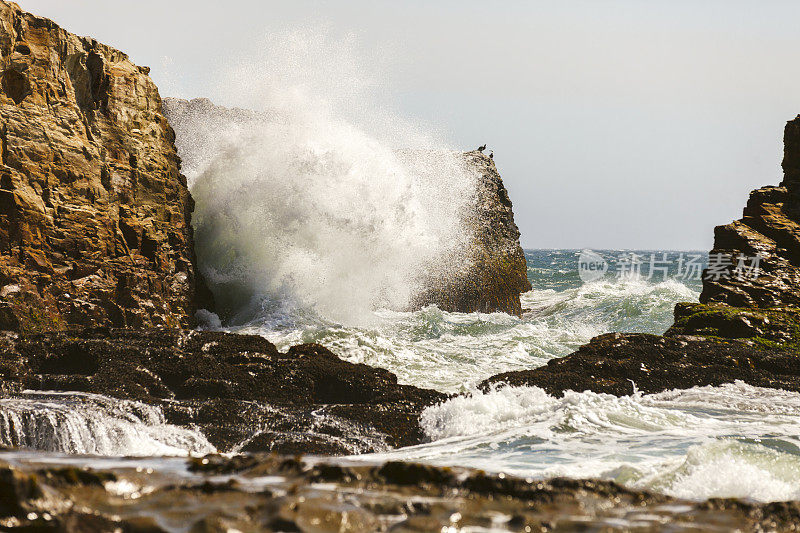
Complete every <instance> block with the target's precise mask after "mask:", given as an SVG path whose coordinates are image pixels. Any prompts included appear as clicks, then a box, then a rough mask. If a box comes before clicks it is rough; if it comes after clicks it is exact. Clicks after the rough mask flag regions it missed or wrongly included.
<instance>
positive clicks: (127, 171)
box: [0, 1, 206, 331]
mask: <svg viewBox="0 0 800 533" xmlns="http://www.w3.org/2000/svg"><path fill="white" fill-rule="evenodd" d="M148 72H149V69H147V68H144V67H137V66H136V65H134V64H133V63H132V62H131V61H130V59H129V58H128V57H127V56H126V55H125V54H123V53H122V52H119V51H117V50H114V49H112V48H109V47H107V46H105V45H103V44H100V43H98V42H96V41H94V40H93V39H89V38H81V37H77V36H75V35H73V34H71V33H68V32H66V31H64V30H62V29H61V28H59V27H58V26H57V25H56V24H55V23H53V22H52V21H50V20H47V19H43V18H39V17H36V16H33V15H30V14H28V13H25V12H23V11H21V10H20V8H19V7H18V6H17V5H16V4H13V3H9V2H5V1H0V82H1V83H0V329H12V330H21V331H37V330H54V329H63V328H64V327H65V326H67V325H115V326H136V327H139V326H154V325H171V326H186V325H189V324H190V323H191V322H192V317H193V315H194V312H195V309H196V307H197V305H198V301H197V298H196V288H197V286H198V281H197V276H196V273H195V268H194V261H195V260H194V251H193V245H192V230H191V226H190V224H189V222H190V217H191V212H192V209H193V203H192V199H191V196H190V195H189V192H188V190H187V188H186V180H185V179H184V177H183V176H182V175H181V174H180V163H179V160H178V158H177V155H176V151H175V146H174V144H173V141H174V133H173V131H172V129H171V128H170V126H169V125H168V124H167V120H166V119H165V118H164V115H163V114H162V111H161V98H160V97H159V94H158V90H157V88H156V86H155V85H154V84H153V82H152V80H151V79H150V78H149V77H148V75H147V74H148ZM203 294H206V293H204V292H202V291H201V295H203ZM205 304H206V302H202V304H201V305H205Z"/></svg>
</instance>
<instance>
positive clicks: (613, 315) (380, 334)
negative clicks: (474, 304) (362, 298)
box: [239, 273, 698, 392]
mask: <svg viewBox="0 0 800 533" xmlns="http://www.w3.org/2000/svg"><path fill="white" fill-rule="evenodd" d="M575 275H576V277H577V273H576V274H575ZM697 296H698V293H697V292H696V291H695V290H693V289H691V288H689V287H687V286H686V285H683V284H681V283H678V282H675V281H671V280H668V281H664V282H660V283H648V282H646V281H640V280H626V281H608V282H595V283H591V284H587V285H579V286H577V287H573V288H569V289H566V290H562V291H556V290H552V289H540V290H534V291H532V292H530V293H527V294H523V295H522V305H523V307H524V308H527V309H528V310H527V311H526V313H525V314H524V316H522V317H521V318H518V317H514V316H510V315H506V314H503V313H491V314H485V313H469V314H465V313H448V312H445V311H442V310H440V309H437V308H436V307H427V308H425V309H421V310H419V311H414V312H393V311H379V312H378V313H376V314H375V320H374V321H373V322H372V323H371V324H369V325H364V326H346V325H342V324H338V323H335V322H332V321H328V320H324V319H321V318H319V317H314V316H309V315H308V314H304V313H290V314H287V315H278V316H277V318H275V320H274V321H263V322H259V323H254V324H252V325H250V326H248V327H245V328H241V329H239V331H242V332H247V333H256V334H261V335H264V336H266V337H267V338H269V339H270V340H271V341H272V342H274V343H276V344H277V345H278V347H279V348H280V349H288V348H289V347H290V346H292V345H295V344H301V343H306V342H316V343H320V344H322V345H324V346H327V347H329V348H330V349H332V350H333V351H334V352H336V353H337V354H340V356H341V357H342V358H344V359H347V360H349V361H351V362H355V363H365V364H368V365H372V366H377V367H382V368H388V369H390V370H391V371H392V372H395V373H396V374H397V375H398V378H399V379H400V381H401V382H404V383H409V384H414V385H418V386H422V387H430V388H435V389H437V390H441V391H447V392H456V391H462V390H469V389H470V387H472V386H474V385H475V384H476V383H478V382H479V381H481V380H483V379H485V378H487V377H489V376H491V375H494V374H497V373H499V372H505V371H509V370H521V369H527V368H533V367H537V366H540V365H543V364H546V363H547V361H549V360H550V359H552V358H554V357H561V356H564V355H567V354H569V353H571V352H573V351H574V350H576V349H577V348H578V347H579V346H581V345H582V344H585V343H586V342H588V341H589V340H590V339H591V338H592V337H594V336H596V335H600V334H602V333H606V332H609V331H642V332H648V333H663V332H664V331H665V330H666V329H667V328H668V327H669V326H670V324H671V323H672V309H673V307H674V306H675V303H676V302H679V301H691V300H696V299H697Z"/></svg>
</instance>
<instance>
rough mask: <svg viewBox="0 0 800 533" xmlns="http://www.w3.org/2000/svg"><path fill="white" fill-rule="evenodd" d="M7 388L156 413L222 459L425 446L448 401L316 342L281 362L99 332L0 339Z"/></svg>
mask: <svg viewBox="0 0 800 533" xmlns="http://www.w3.org/2000/svg"><path fill="white" fill-rule="evenodd" d="M0 379H1V380H2V387H3V392H4V393H5V394H6V395H11V396H13V395H14V393H17V392H19V391H21V390H42V391H79V392H89V393H96V394H104V395H107V396H111V397H114V398H120V399H126V400H139V401H142V402H146V403H148V404H151V405H157V406H160V407H161V408H162V410H163V411H164V414H165V417H166V419H167V421H168V422H170V423H173V424H176V425H182V426H191V427H198V428H199V429H200V430H201V431H202V432H203V434H204V435H205V436H206V438H208V440H209V441H210V442H211V443H212V444H213V445H214V446H215V447H217V448H218V449H219V450H220V451H229V450H232V449H242V450H244V451H262V450H272V451H280V452H282V453H317V454H325V455H338V454H345V453H355V452H368V451H377V450H387V449H389V448H392V447H396V446H408V445H412V444H418V443H419V442H421V441H422V439H423V434H422V430H421V429H420V427H419V421H418V417H419V413H420V411H421V410H422V409H423V408H424V407H425V406H428V405H431V404H433V403H436V402H439V401H442V400H443V399H444V398H445V395H443V394H440V393H438V392H434V391H430V390H425V389H419V388H417V387H413V386H409V385H398V383H397V377H396V376H395V375H394V374H392V373H391V372H389V371H387V370H383V369H377V368H372V367H369V366H366V365H363V364H353V363H348V362H346V361H343V360H341V359H339V358H338V357H337V356H336V355H334V354H333V353H331V352H330V351H328V350H327V349H325V348H323V347H322V346H319V345H315V344H308V345H301V346H295V347H293V348H291V349H290V350H289V351H288V352H287V353H285V354H282V353H279V352H278V351H277V349H276V348H275V346H274V345H273V344H272V343H270V342H269V341H267V340H266V339H264V338H262V337H258V336H253V335H235V334H230V333H215V332H194V331H191V332H190V331H179V330H156V329H153V330H144V329H140V330H130V329H107V328H96V329H89V330H83V331H69V332H65V333H45V334H34V335H21V336H17V335H6V336H4V337H0Z"/></svg>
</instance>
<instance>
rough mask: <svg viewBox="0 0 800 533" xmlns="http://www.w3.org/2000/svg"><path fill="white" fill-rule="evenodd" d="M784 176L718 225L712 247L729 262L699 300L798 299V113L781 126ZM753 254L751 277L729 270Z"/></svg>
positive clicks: (755, 303)
mask: <svg viewBox="0 0 800 533" xmlns="http://www.w3.org/2000/svg"><path fill="white" fill-rule="evenodd" d="M783 170H784V179H783V181H782V182H781V184H780V186H778V187H774V186H770V187H763V188H761V189H757V190H755V191H753V192H751V193H750V199H749V200H748V202H747V206H746V207H745V208H744V213H743V216H742V218H741V219H739V220H737V221H735V222H732V223H731V224H727V225H725V226H718V227H717V228H716V229H715V231H714V249H713V250H712V251H711V255H712V256H714V255H715V254H719V257H721V258H723V259H722V262H723V263H725V264H730V265H731V266H730V267H729V268H727V271H726V274H727V275H726V276H723V277H721V278H720V279H718V280H715V279H713V278H707V279H705V280H704V283H703V293H702V295H701V296H700V301H701V302H703V303H715V302H719V303H725V304H728V305H732V306H744V307H761V308H763V307H773V306H776V305H793V306H797V305H798V304H800V116H798V118H795V119H794V120H792V121H790V122H788V123H787V124H786V129H785V130H784V157H783ZM756 254H759V255H760V257H761V259H760V265H759V266H760V272H759V275H758V276H757V277H743V276H736V275H730V274H731V272H732V270H733V269H734V268H735V267H736V265H737V264H738V260H737V258H738V257H739V256H740V255H744V256H745V257H754V256H756Z"/></svg>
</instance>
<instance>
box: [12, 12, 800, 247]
mask: <svg viewBox="0 0 800 533" xmlns="http://www.w3.org/2000/svg"><path fill="white" fill-rule="evenodd" d="M18 3H19V4H20V6H22V7H23V8H24V9H26V10H28V11H30V12H33V13H35V14H37V15H42V16H46V17H49V18H52V19H53V20H55V21H56V22H58V23H59V24H60V25H62V26H63V27H65V28H66V29H68V30H69V31H72V32H74V33H78V34H80V35H90V36H92V37H94V38H96V39H98V40H99V41H101V42H104V43H106V44H109V45H112V46H114V47H116V48H119V49H121V50H123V51H125V52H126V53H128V54H129V55H130V56H131V58H132V59H133V61H134V62H135V63H137V64H139V65H147V66H150V67H151V69H152V71H151V76H152V77H153V79H154V80H155V81H156V83H157V84H158V85H159V88H160V91H161V93H162V96H179V97H185V98H192V97H200V96H208V97H211V98H212V99H213V100H214V101H215V102H216V103H219V104H222V105H241V104H242V102H241V101H239V100H238V98H237V94H235V93H234V92H232V91H226V89H225V84H224V83H221V81H220V80H221V78H222V77H223V76H222V74H221V73H224V72H228V71H230V69H231V66H232V65H234V64H237V63H240V62H241V61H243V58H252V57H256V58H258V57H264V56H265V55H267V56H268V55H269V54H270V49H269V47H270V45H269V43H270V41H269V39H268V38H269V36H273V37H274V36H276V35H277V36H280V35H285V34H291V32H293V31H296V30H298V29H300V30H302V29H303V28H309V27H314V28H319V27H324V28H325V32H326V35H327V37H326V39H329V40H330V42H334V43H337V42H340V40H341V41H342V42H347V43H348V47H349V51H348V53H349V54H352V53H353V50H355V53H356V54H357V55H358V58H359V59H358V60H352V61H351V59H352V57H350V58H349V59H348V58H347V57H344V56H337V55H336V53H337V52H335V50H333V49H334V48H336V47H335V46H333V47H331V48H332V49H331V57H330V58H329V61H326V60H325V58H321V59H320V64H321V65H328V67H330V66H331V64H333V65H334V69H335V65H336V63H337V61H339V62H341V63H342V64H343V63H348V64H352V65H363V66H364V70H365V71H369V72H368V73H365V78H367V79H369V80H370V81H369V85H370V86H371V87H372V93H373V94H372V95H371V98H372V99H373V100H374V101H375V102H376V103H377V104H378V105H382V106H385V107H386V108H389V109H391V111H392V113H395V114H396V115H397V116H399V117H402V118H403V119H404V120H407V121H409V122H411V123H414V124H417V125H420V127H422V128H427V129H430V130H431V131H434V132H436V134H437V135H441V136H444V137H446V138H447V140H448V142H449V144H451V145H452V146H453V147H457V148H461V149H465V150H466V149H472V148H474V147H477V146H478V145H480V144H484V143H487V144H488V145H489V148H490V149H492V150H494V153H495V161H496V164H497V166H498V169H499V170H500V172H501V174H502V176H503V179H504V181H505V184H506V186H507V188H508V189H509V193H510V196H511V199H512V200H513V202H514V212H515V218H516V221H517V224H518V226H519V228H520V231H521V232H522V244H523V246H524V247H526V248H595V249H598V248H634V249H663V250H678V249H681V250H689V249H709V248H710V247H711V245H712V242H713V227H714V226H716V225H719V224H725V223H728V222H730V221H731V220H733V219H735V218H738V217H740V216H741V211H742V208H743V207H744V205H745V202H746V200H747V195H748V193H749V191H750V190H752V189H754V188H757V187H760V186H762V185H767V184H777V183H778V182H780V180H781V169H780V162H781V158H782V135H783V127H784V124H785V122H786V121H787V120H790V119H792V118H794V117H795V116H796V115H797V114H798V113H800V68H797V65H798V64H800V31H797V21H798V20H800V2H795V1H777V0H761V1H740V0H672V1H669V2H652V1H645V0H620V1H616V0H610V1H605V0H585V1H583V0H552V1H537V0H526V1H522V0H519V1H518V0H506V1H500V2H477V1H472V0H459V1H451V0H439V1H435V2H431V1H422V0H406V1H403V2H398V1H396V0H394V1H384V0H363V1H362V0H353V1H350V0H336V1H308V0H293V1H291V2H288V1H287V2H273V1H269V0H266V1H264V0H227V1H226V2H216V1H215V2H211V1H206V2H203V1H201V0H191V1H186V0H169V1H163V0H162V1H159V2H156V1H152V0H137V1H130V0H115V1H113V2H109V1H108V0H69V1H64V0H21V1H19V2H18ZM287 32H288V33H287ZM274 42H275V41H274V40H273V41H272V43H273V44H274ZM352 65H351V66H352ZM345 70H346V69H345ZM348 72H350V71H348ZM334 77H335V76H334ZM340 81H341V80H340ZM357 114H358V113H356V112H354V115H357Z"/></svg>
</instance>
